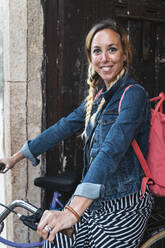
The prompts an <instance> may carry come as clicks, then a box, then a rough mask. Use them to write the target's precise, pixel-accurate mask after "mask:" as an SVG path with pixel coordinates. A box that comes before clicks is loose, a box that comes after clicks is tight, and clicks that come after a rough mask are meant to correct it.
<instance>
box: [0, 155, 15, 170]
mask: <svg viewBox="0 0 165 248" xmlns="http://www.w3.org/2000/svg"><path fill="white" fill-rule="evenodd" d="M14 165H15V163H14V161H13V160H12V158H11V157H9V158H1V159H0V173H6V172H7V171H8V170H9V169H12V168H13V167H14Z"/></svg>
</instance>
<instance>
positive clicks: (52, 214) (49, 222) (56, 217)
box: [37, 209, 77, 242]
mask: <svg viewBox="0 0 165 248" xmlns="http://www.w3.org/2000/svg"><path fill="white" fill-rule="evenodd" d="M76 222H77V218H76V217H75V216H74V215H73V214H72V213H71V212H69V211H68V210H67V209H65V210H64V211H55V210H46V211H45V212H44V214H43V216H42V218H41V220H40V223H39V225H38V229H37V233H38V235H39V236H40V237H42V238H43V239H48V240H49V242H53V240H54V238H55V235H56V233H57V232H59V231H61V230H63V229H67V228H70V227H72V226H73V225H74V224H75V223H76ZM49 229H50V230H49Z"/></svg>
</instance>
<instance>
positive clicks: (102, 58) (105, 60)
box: [101, 52, 109, 63]
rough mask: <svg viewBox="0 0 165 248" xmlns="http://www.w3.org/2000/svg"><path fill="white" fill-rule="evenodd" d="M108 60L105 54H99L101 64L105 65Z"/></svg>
mask: <svg viewBox="0 0 165 248" xmlns="http://www.w3.org/2000/svg"><path fill="white" fill-rule="evenodd" d="M108 59H109V57H108V54H107V52H103V53H102V54H101V61H102V62H103V63H106V62H107V61H108Z"/></svg>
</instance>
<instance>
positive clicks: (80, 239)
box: [44, 191, 153, 248]
mask: <svg viewBox="0 0 165 248" xmlns="http://www.w3.org/2000/svg"><path fill="white" fill-rule="evenodd" d="M152 205H153V198H152V196H151V195H150V193H149V192H148V191H147V192H146V194H145V196H144V197H143V198H142V199H140V193H136V194H132V195H129V196H126V197H123V198H121V199H116V200H110V201H106V202H102V208H100V209H99V210H96V211H89V210H88V209H87V210H86V211H85V212H84V215H83V217H82V221H81V222H80V223H77V224H76V226H75V230H76V233H75V235H74V236H73V238H72V239H69V238H67V237H66V236H65V235H63V234H61V233H58V234H57V235H56V239H55V243H54V245H52V244H50V243H49V242H45V245H44V248H72V247H74V248H137V247H139V244H140V241H141V238H142V236H143V233H144V229H145V226H146V222H147V220H148V218H149V216H150V213H151V209H152Z"/></svg>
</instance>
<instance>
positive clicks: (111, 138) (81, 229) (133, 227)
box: [1, 20, 152, 248]
mask: <svg viewBox="0 0 165 248" xmlns="http://www.w3.org/2000/svg"><path fill="white" fill-rule="evenodd" d="M86 54H87V58H88V61H89V71H88V73H89V75H88V80H87V82H88V84H89V86H90V87H89V95H88V97H87V99H86V100H85V101H84V102H83V103H82V104H81V105H80V106H79V107H78V108H77V109H76V110H75V111H73V112H72V113H71V114H70V115H69V116H67V117H65V118H62V119H61V120H60V121H58V122H57V123H56V124H55V125H53V126H52V127H50V128H49V129H47V130H45V131H44V132H43V133H42V134H40V135H39V136H38V137H36V138H35V139H33V140H32V141H28V142H27V143H26V144H25V145H24V146H23V147H22V149H21V151H19V152H18V153H16V154H15V155H13V156H12V157H10V158H7V159H2V160H1V162H5V163H6V164H7V168H9V169H11V168H12V167H13V166H14V165H15V164H16V163H17V162H18V161H20V160H21V159H23V158H25V157H26V158H28V159H30V160H31V161H32V163H33V165H37V164H38V163H39V161H38V159H37V156H38V155H39V154H41V153H43V152H45V151H46V150H48V149H49V148H51V147H52V146H54V145H55V144H57V143H59V142H60V141H61V140H63V139H65V138H67V137H69V136H70V135H72V134H73V133H75V132H77V131H79V130H83V129H84V132H83V135H84V137H85V146H84V169H83V175H82V182H81V183H80V184H79V185H78V186H77V188H76V190H75V192H74V194H73V197H72V199H71V200H70V203H69V207H68V206H67V207H66V208H65V209H64V211H62V212H58V211H49V210H48V211H45V212H44V214H43V216H42V219H41V221H40V223H39V225H38V231H37V232H38V234H39V236H40V237H42V238H43V239H48V241H50V242H53V240H54V238H55V242H54V245H55V247H81V248H89V247H91V248H94V247H95V248H107V247H108V248H110V247H111V248H112V247H115V248H118V247H122V248H124V247H126V248H129V247H130V248H131V247H132V248H136V247H139V244H140V240H141V238H142V235H143V233H144V229H145V226H146V223H147V220H148V218H149V216H150V212H151V208H152V196H151V195H150V193H149V191H148V190H146V193H145V195H144V196H143V197H142V198H141V197H140V195H141V180H142V178H143V176H144V173H143V170H142V168H141V166H140V164H139V162H138V159H137V158H136V155H135V153H134V151H133V149H132V147H131V141H132V140H133V138H134V137H136V139H137V141H138V143H139V145H140V147H141V150H142V152H143V154H144V155H146V153H147V147H148V136H149V128H150V124H149V123H150V104H149V100H148V97H147V94H146V92H145V90H144V88H143V87H142V86H140V85H139V84H138V83H137V82H135V80H134V79H132V78H130V77H129V67H130V63H131V59H132V51H131V46H130V43H129V40H128V35H127V33H126V31H125V30H124V29H123V28H122V27H121V26H120V25H118V24H117V23H116V22H115V21H113V20H105V21H102V22H100V23H99V24H97V25H95V26H94V27H93V28H92V29H91V30H90V32H89V33H88V35H87V38H86ZM101 84H102V85H103V90H102V92H101V93H100V94H99V95H97V97H95V94H96V89H97V85H101ZM128 85H132V86H131V87H130V88H129V89H128V90H127V92H126V93H125V96H124V99H123V101H122V104H121V110H120V113H119V114H118V105H119V101H120V98H121V96H122V94H123V92H124V90H125V89H126V87H127V86H128ZM73 225H74V226H75V230H76V233H75V235H73V237H72V238H71V239H69V238H66V236H65V235H62V234H61V233H58V232H59V231H60V230H62V229H65V228H69V227H72V226H73Z"/></svg>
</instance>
